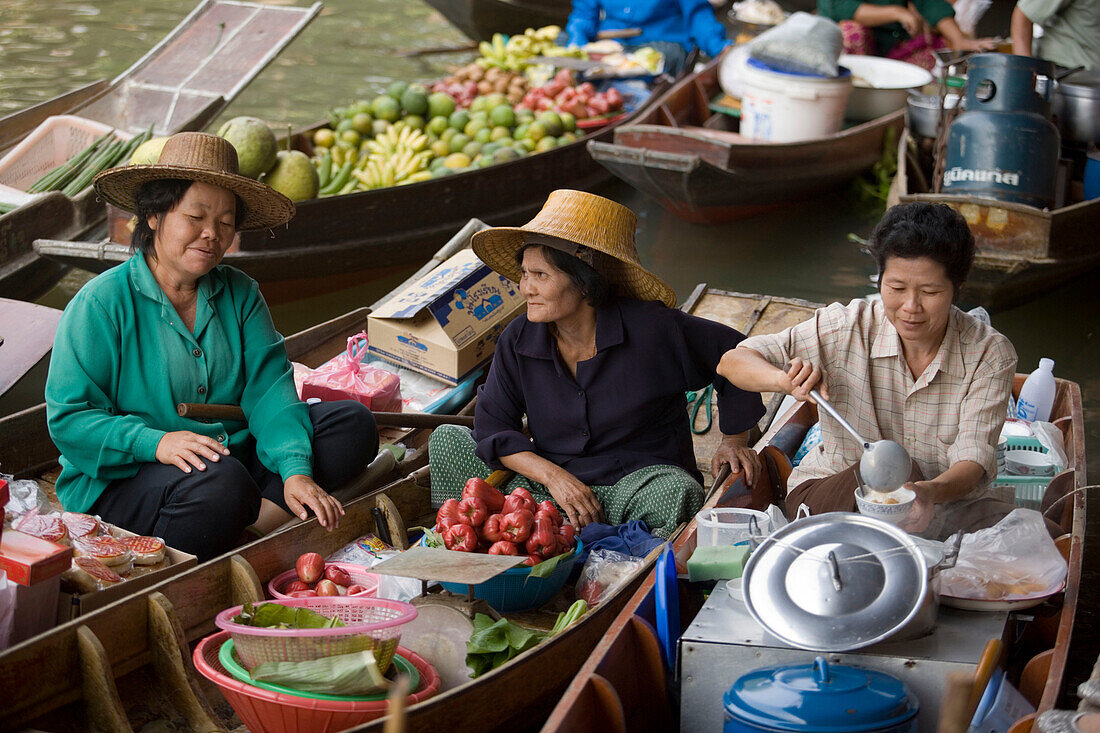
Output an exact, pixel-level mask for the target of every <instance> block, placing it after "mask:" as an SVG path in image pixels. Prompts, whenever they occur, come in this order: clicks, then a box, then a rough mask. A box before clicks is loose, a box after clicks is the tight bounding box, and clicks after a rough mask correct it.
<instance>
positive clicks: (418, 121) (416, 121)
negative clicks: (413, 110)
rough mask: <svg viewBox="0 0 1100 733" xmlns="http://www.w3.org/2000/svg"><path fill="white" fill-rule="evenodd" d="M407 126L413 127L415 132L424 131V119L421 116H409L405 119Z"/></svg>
mask: <svg viewBox="0 0 1100 733" xmlns="http://www.w3.org/2000/svg"><path fill="white" fill-rule="evenodd" d="M405 126H406V127H411V128H412V129H414V130H423V129H424V118H423V117H421V116H420V115H409V116H408V117H406V118H405Z"/></svg>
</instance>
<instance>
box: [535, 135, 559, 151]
mask: <svg viewBox="0 0 1100 733" xmlns="http://www.w3.org/2000/svg"><path fill="white" fill-rule="evenodd" d="M556 147H558V139H557V138H556V137H550V136H549V135H547V136H546V137H544V138H543V139H542V140H539V142H538V145H536V146H535V150H537V151H538V152H540V153H545V152H546V151H547V150H553V149H554V148H556Z"/></svg>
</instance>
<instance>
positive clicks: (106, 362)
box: [46, 253, 313, 512]
mask: <svg viewBox="0 0 1100 733" xmlns="http://www.w3.org/2000/svg"><path fill="white" fill-rule="evenodd" d="M198 287H199V294H198V302H197V304H196V315H195V330H194V333H192V332H190V331H188V330H187V327H186V326H184V324H183V322H182V320H181V319H180V317H179V315H178V314H177V313H176V310H175V308H174V307H173V306H172V304H171V303H170V302H169V300H168V297H167V296H166V295H165V293H164V291H163V290H161V288H160V286H159V285H158V284H157V281H156V280H155V279H154V278H153V274H152V273H151V272H150V271H149V266H148V265H147V264H146V262H145V257H144V256H143V255H141V254H140V253H139V254H136V255H134V256H133V257H131V258H130V260H129V261H128V262H126V263H125V264H123V265H120V266H118V267H115V268H113V269H111V270H108V271H107V272H105V273H103V274H102V275H99V276H98V277H96V278H95V279H93V280H92V281H91V282H89V283H88V284H87V285H85V286H84V287H83V288H81V290H80V292H78V293H77V294H76V297H74V298H73V299H72V301H71V302H70V303H69V305H68V307H66V308H65V313H64V315H62V317H61V322H60V324H59V325H58V328H57V336H56V338H55V340H54V349H53V355H52V357H51V359H50V372H49V377H48V378H47V380H46V414H47V420H48V424H49V430H50V436H51V437H52V438H53V441H54V443H55V444H56V445H57V447H58V448H59V449H60V451H61V475H60V476H59V477H58V479H57V496H58V498H59V499H60V500H61V503H62V505H64V507H65V508H66V509H67V510H70V511H77V512H85V511H87V510H88V509H90V508H91V507H92V505H93V504H94V503H95V501H96V500H97V499H98V498H99V496H100V495H101V494H102V493H103V490H104V489H105V488H106V487H107V485H108V484H109V483H110V482H111V481H113V480H116V479H121V478H129V477H131V476H133V475H134V474H136V473H137V472H138V469H139V468H140V464H142V463H152V462H154V461H155V460H156V450H157V444H158V443H159V442H160V439H161V438H162V437H163V436H164V434H165V433H166V432H169V431H176V430H190V431H192V432H195V433H201V434H203V435H207V436H210V437H211V438H214V439H215V440H218V441H219V442H222V443H224V444H225V445H227V446H228V447H229V450H230V453H231V455H233V456H235V457H238V458H240V457H242V456H243V455H244V454H245V452H246V451H250V450H255V451H256V452H257V454H258V456H259V458H260V460H261V461H262V462H263V464H264V465H265V466H267V467H268V468H269V469H270V470H271V471H273V472H275V473H278V474H279V475H280V476H281V477H282V478H283V479H284V480H286V479H287V478H288V477H290V476H292V475H295V474H305V475H307V476H312V475H313V470H312V466H313V449H312V440H313V426H312V423H310V420H309V412H308V408H307V407H306V405H305V403H303V402H301V401H300V400H299V399H298V395H297V393H296V392H295V388H294V378H293V372H292V370H291V367H290V362H289V361H288V360H287V356H286V349H285V347H284V346H283V337H282V336H280V335H279V333H278V332H277V331H276V330H275V327H274V325H273V324H272V322H271V314H270V313H269V312H268V309H267V304H266V303H264V300H263V297H262V296H261V295H260V291H259V287H258V286H257V284H256V282H255V281H254V280H252V279H251V278H249V277H248V276H247V275H245V274H244V273H242V272H240V271H239V270H236V269H234V268H232V267H226V266H218V267H215V268H214V269H213V270H212V271H211V272H209V273H208V274H206V275H204V276H203V277H202V278H201V279H200V280H199V283H198ZM179 402H207V403H220V404H232V405H240V406H241V407H242V408H243V409H244V413H245V416H246V417H247V420H248V421H247V423H245V422H241V421H236V420H224V421H209V422H204V421H199V420H194V419H189V418H182V417H180V416H179V415H177V414H176V404H177V403H179ZM253 446H254V447H253Z"/></svg>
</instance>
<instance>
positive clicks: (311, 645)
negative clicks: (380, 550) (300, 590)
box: [214, 596, 416, 673]
mask: <svg viewBox="0 0 1100 733" xmlns="http://www.w3.org/2000/svg"><path fill="white" fill-rule="evenodd" d="M274 602H275V601H268V603H274ZM278 603H279V605H282V606H287V607H290V608H308V609H310V610H311V611H316V612H317V613H319V614H321V615H322V616H339V617H340V620H341V621H343V622H344V623H345V624H346V626H337V627H334V628H330V629H269V628H263V627H257V626H245V625H243V624H237V623H233V617H234V616H236V615H237V614H238V613H240V612H241V608H242V606H234V607H233V608H228V609H226V610H224V611H222V612H221V613H219V614H218V615H217V617H216V618H215V619H214V623H215V624H216V625H217V627H218V628H219V629H222V630H223V631H228V632H229V634H230V635H231V636H232V637H233V643H234V645H235V646H236V648H237V656H238V657H240V660H241V663H242V664H244V666H245V667H246V668H247V669H252V668H253V667H255V666H256V665H257V664H260V663H261V662H303V661H306V660H309V659H320V658H321V657H332V656H336V655H337V654H350V653H351V652H359V651H363V650H364V649H371V650H373V651H374V656H375V659H376V660H377V662H378V669H379V670H381V671H382V672H383V673H385V672H386V670H387V669H389V666H390V662H391V661H392V660H393V653H394V651H396V649H397V642H398V640H399V639H400V638H401V630H402V628H403V627H404V626H405V624H406V623H408V622H409V621H412V620H413V619H414V618H416V608H414V607H413V606H412V605H411V604H409V603H404V602H403V601H391V600H387V599H384V598H355V597H352V598H348V597H346V596H319V597H317V598H292V599H290V600H285V601H278ZM257 605H262V604H257ZM215 653H216V652H215Z"/></svg>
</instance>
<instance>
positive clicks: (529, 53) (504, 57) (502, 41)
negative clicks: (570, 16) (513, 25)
mask: <svg viewBox="0 0 1100 733" xmlns="http://www.w3.org/2000/svg"><path fill="white" fill-rule="evenodd" d="M560 34H561V28H559V27H558V26H556V25H548V26H544V27H542V28H539V29H537V30H536V29H534V28H528V29H527V30H526V31H524V32H523V34H522V35H520V34H517V35H514V36H512V37H511V38H506V37H505V36H504V35H503V34H501V33H494V34H493V40H492V41H491V42H490V41H482V42H481V43H480V44H478V49H479V50H480V51H481V58H479V59H478V60H477V63H478V65H480V66H481V67H483V68H486V69H487V68H490V67H493V66H496V67H498V68H501V69H507V70H509V71H523V70H524V69H526V68H527V66H528V65H529V64H528V59H531V58H533V57H535V56H576V57H578V58H585V57H586V55H585V53H584V51H582V50H580V49H579V48H569V49H566V48H561V47H559V46H555V45H554V41H555V39H557V38H558V36H559V35H560Z"/></svg>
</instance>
